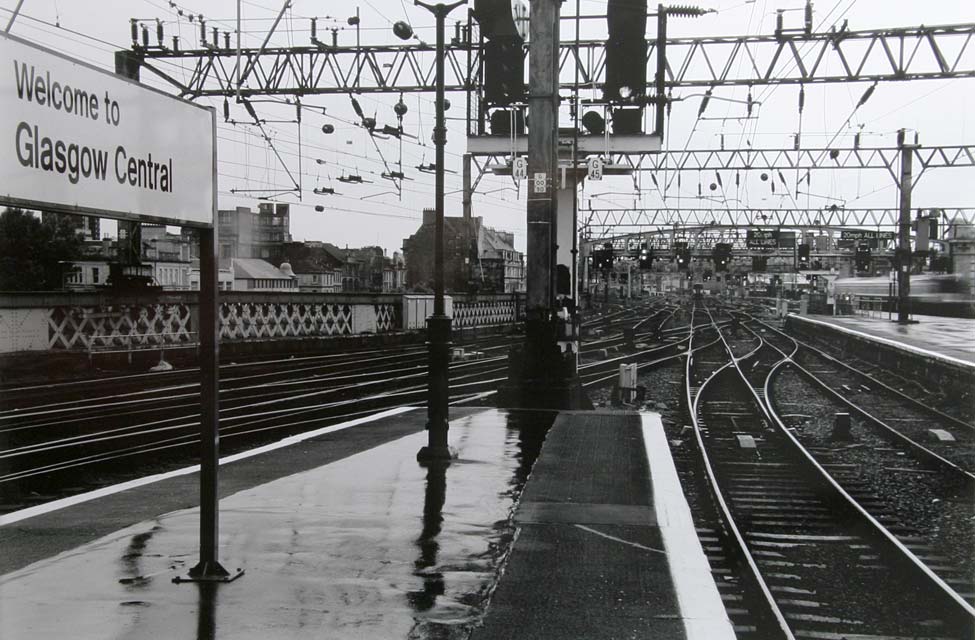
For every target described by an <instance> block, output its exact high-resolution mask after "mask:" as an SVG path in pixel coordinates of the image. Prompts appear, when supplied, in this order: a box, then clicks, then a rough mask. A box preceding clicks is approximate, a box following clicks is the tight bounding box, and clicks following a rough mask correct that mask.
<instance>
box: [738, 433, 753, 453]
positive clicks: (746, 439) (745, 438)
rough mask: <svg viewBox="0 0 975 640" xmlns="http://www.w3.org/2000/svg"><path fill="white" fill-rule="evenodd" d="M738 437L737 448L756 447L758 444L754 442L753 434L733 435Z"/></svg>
mask: <svg viewBox="0 0 975 640" xmlns="http://www.w3.org/2000/svg"><path fill="white" fill-rule="evenodd" d="M735 437H736V438H738V448H739V449H757V448H758V445H757V444H756V443H755V438H754V436H749V435H744V434H738V435H737V436H735Z"/></svg>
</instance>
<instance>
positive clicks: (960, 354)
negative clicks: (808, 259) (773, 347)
mask: <svg viewBox="0 0 975 640" xmlns="http://www.w3.org/2000/svg"><path fill="white" fill-rule="evenodd" d="M790 318H794V319H795V321H798V322H808V323H812V324H814V325H818V326H820V327H823V328H827V327H828V328H829V329H830V330H832V331H839V332H841V333H845V334H848V335H852V336H857V337H860V338H863V339H866V340H868V341H872V342H875V343H879V344H881V345H889V346H893V347H896V348H898V349H902V350H905V351H909V352H912V353H916V354H918V355H920V356H923V357H931V358H935V359H939V360H943V361H946V362H949V363H952V364H958V365H962V366H965V367H970V368H973V369H975V320H972V319H968V318H943V317H939V316H913V318H914V320H915V321H916V322H915V323H912V324H905V325H901V324H897V322H892V321H890V320H888V319H886V318H870V317H866V316H819V315H816V316H805V317H803V316H790Z"/></svg>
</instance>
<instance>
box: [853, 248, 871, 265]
mask: <svg viewBox="0 0 975 640" xmlns="http://www.w3.org/2000/svg"><path fill="white" fill-rule="evenodd" d="M870 254H871V252H870V245H866V244H860V245H857V249H856V254H855V255H854V263H855V265H856V270H857V271H869V270H870V257H871V256H870Z"/></svg>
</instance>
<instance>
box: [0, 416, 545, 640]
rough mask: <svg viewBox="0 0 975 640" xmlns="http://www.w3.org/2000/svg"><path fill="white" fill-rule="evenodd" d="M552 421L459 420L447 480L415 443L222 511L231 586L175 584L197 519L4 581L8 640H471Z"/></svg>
mask: <svg viewBox="0 0 975 640" xmlns="http://www.w3.org/2000/svg"><path fill="white" fill-rule="evenodd" d="M553 417H554V414H550V413H536V412H519V413H517V414H505V413H504V412H501V411H498V410H488V411H484V412H478V413H474V414H472V415H470V416H467V417H462V418H455V419H453V420H452V421H451V431H450V442H451V446H452V447H454V448H455V449H456V450H457V451H458V453H459V459H458V460H457V461H456V462H455V463H453V464H451V465H450V466H449V467H447V468H446V469H436V468H430V469H424V468H421V467H420V466H419V465H418V464H417V463H416V461H415V455H416V452H417V450H418V449H419V448H420V446H421V445H422V444H423V443H424V442H425V439H426V434H425V433H418V434H415V435H412V436H408V437H406V438H402V439H400V440H396V441H394V442H391V443H388V444H385V445H382V446H380V447H377V448H375V449H371V450H368V451H365V452H363V453H361V454H358V455H355V456H351V457H349V458H346V459H344V460H341V461H338V462H335V463H333V464H330V465H327V466H325V467H321V468H318V469H314V470H311V471H307V472H303V473H299V474H296V475H293V476H288V477H285V478H281V479H279V480H275V481H273V482H271V483H268V484H265V485H262V486H260V487H255V488H253V489H250V490H247V491H243V492H240V493H238V494H235V495H233V496H230V497H228V498H226V499H224V500H223V501H221V549H220V557H221V561H222V562H224V564H225V565H226V566H227V567H228V568H231V567H232V568H236V567H243V568H245V569H246V572H247V573H246V575H245V576H244V577H242V578H241V579H239V580H238V581H236V582H233V583H231V584H226V585H216V586H215V585H197V584H179V585H177V584H173V583H172V582H171V578H172V577H174V576H175V575H178V574H179V573H180V572H185V567H186V566H188V565H189V564H192V563H194V562H195V561H194V560H193V558H194V557H195V554H193V553H191V554H190V555H189V559H188V556H187V552H188V551H191V550H195V549H196V544H197V537H196V536H197V527H198V522H199V520H198V517H199V516H198V512H197V510H195V509H194V510H187V511H178V512H174V513H170V514H167V515H165V516H163V517H161V518H159V519H158V520H156V521H153V522H145V523H141V524H139V525H135V526H133V527H129V528H128V529H126V530H123V531H119V532H116V533H115V534H113V535H111V536H107V537H105V538H103V539H101V540H98V541H96V542H93V543H90V544H88V545H85V546H84V547H82V548H79V549H75V550H72V551H69V552H66V553H64V554H61V555H60V556H58V557H55V558H51V559H48V560H45V561H42V562H38V563H35V564H34V565H31V566H29V567H26V568H24V569H23V570H21V571H18V572H15V573H11V574H8V575H6V576H3V577H2V578H0V632H2V633H0V635H2V636H3V637H4V638H38V637H76V638H89V637H90V638H132V639H137V638H193V637H197V638H208V639H209V638H214V639H215V638H233V639H234V640H239V639H241V638H262V639H263V638H304V637H308V638H311V637H314V638H321V637H328V638H357V639H358V638H429V639H446V640H453V639H455V638H464V637H467V635H468V634H469V632H470V630H471V628H472V627H473V626H474V625H476V624H477V622H478V620H479V619H480V618H481V616H482V615H483V613H484V610H485V606H486V604H487V600H488V597H489V595H490V593H491V591H492V589H493V588H494V585H495V581H496V577H497V574H498V571H499V568H500V566H501V563H502V561H503V559H504V557H505V555H506V554H507V552H508V550H509V548H510V543H511V540H512V537H513V533H514V530H513V527H512V526H511V521H510V518H511V515H512V513H513V509H514V507H515V505H516V500H517V498H518V497H519V496H520V494H521V491H522V489H523V487H524V484H525V481H526V479H527V477H528V474H529V472H530V470H531V465H532V464H533V463H534V460H535V458H536V457H537V455H538V451H539V449H540V447H541V443H542V440H543V438H544V433H545V432H546V431H547V429H548V427H549V426H550V424H551V421H552V418H553ZM256 462H259V458H257V459H255V463H256Z"/></svg>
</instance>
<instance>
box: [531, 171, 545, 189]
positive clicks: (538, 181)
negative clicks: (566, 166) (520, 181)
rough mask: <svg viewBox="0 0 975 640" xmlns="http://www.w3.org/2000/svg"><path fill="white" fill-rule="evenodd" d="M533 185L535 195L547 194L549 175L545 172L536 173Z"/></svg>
mask: <svg viewBox="0 0 975 640" xmlns="http://www.w3.org/2000/svg"><path fill="white" fill-rule="evenodd" d="M532 184H533V185H534V186H533V189H534V191H535V193H545V191H546V190H547V189H548V174H547V173H543V172H539V173H536V174H535V176H534V180H533V181H532Z"/></svg>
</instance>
